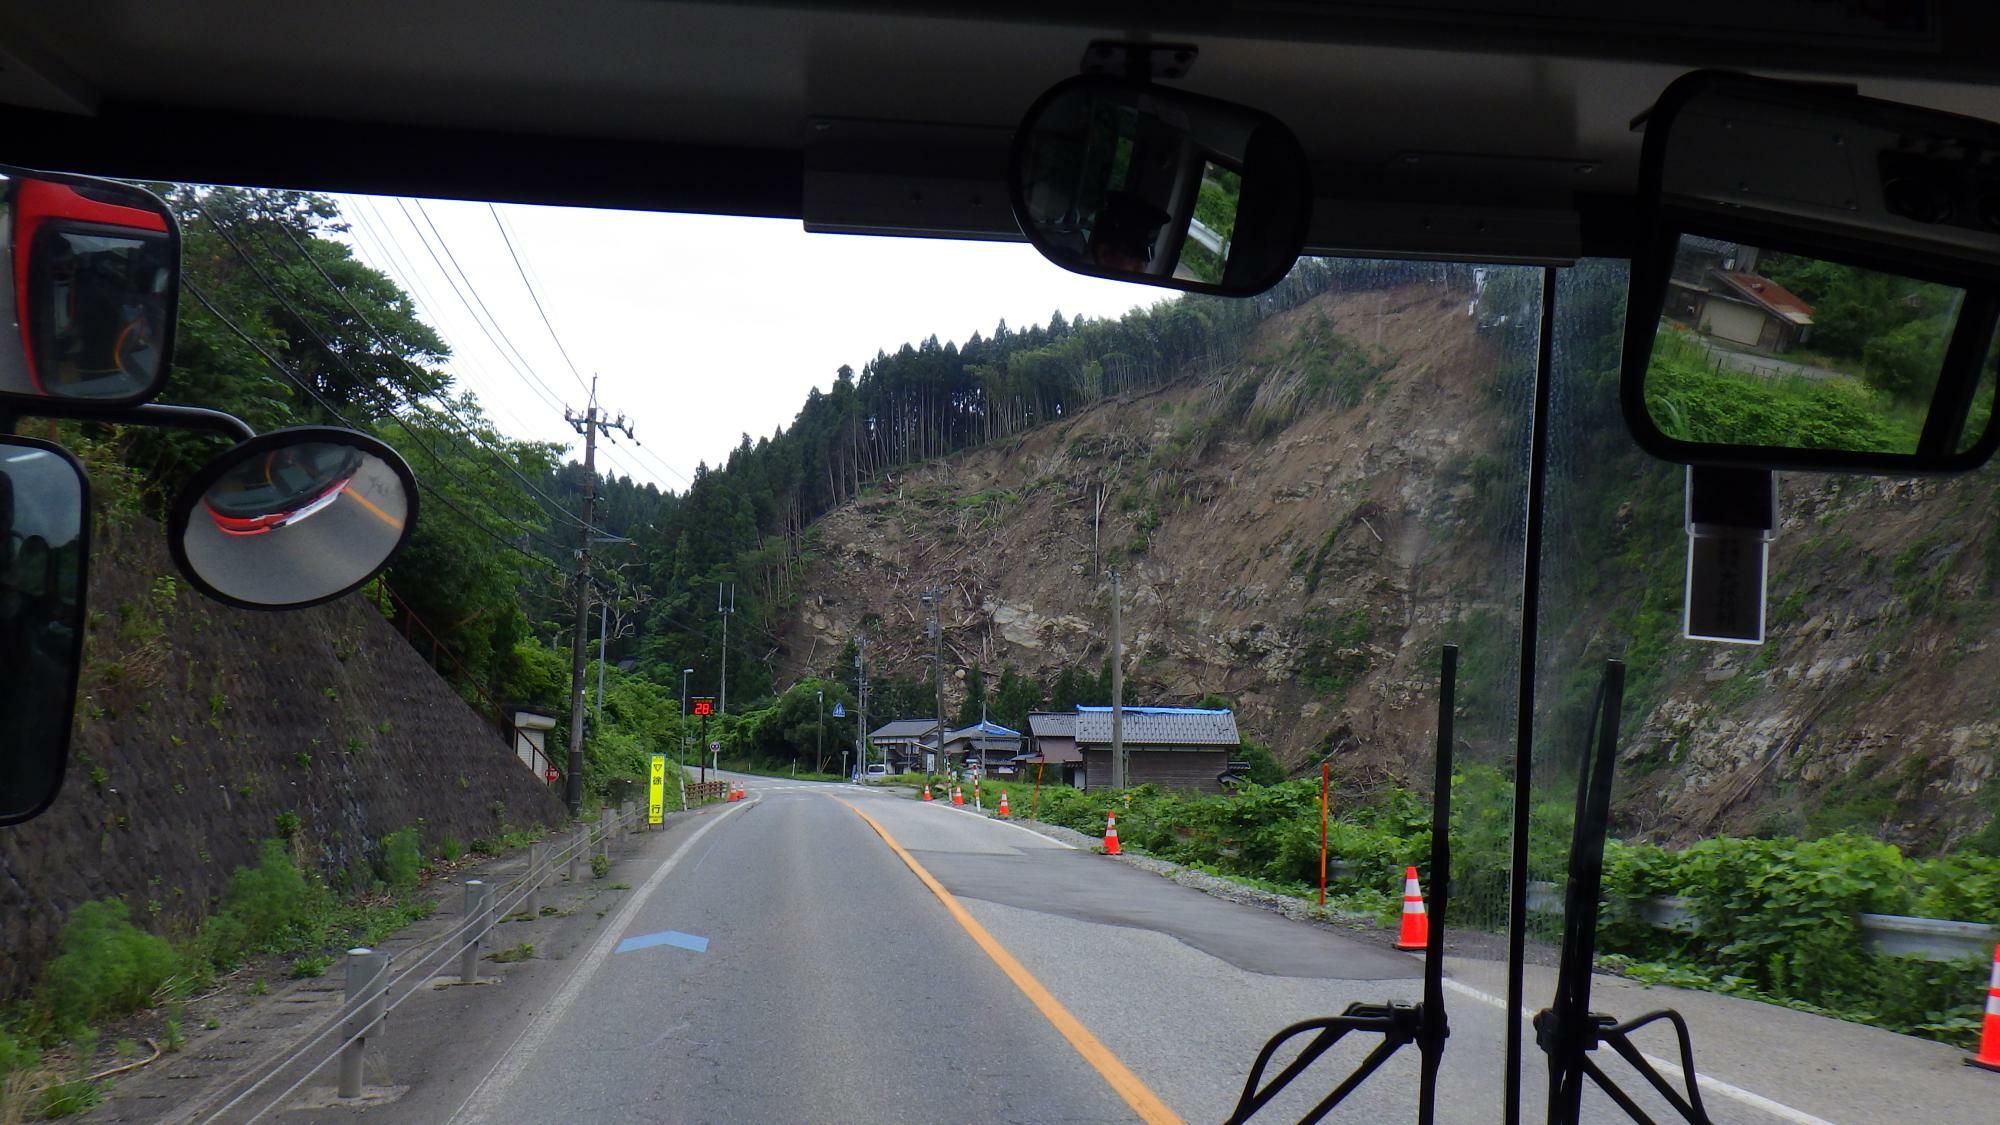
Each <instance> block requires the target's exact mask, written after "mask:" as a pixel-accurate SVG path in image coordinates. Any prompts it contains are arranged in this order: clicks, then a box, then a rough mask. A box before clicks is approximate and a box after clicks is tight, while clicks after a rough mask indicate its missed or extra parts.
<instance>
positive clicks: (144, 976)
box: [35, 898, 181, 1033]
mask: <svg viewBox="0 0 2000 1125" xmlns="http://www.w3.org/2000/svg"><path fill="white" fill-rule="evenodd" d="M60 948H61V949H62V952H61V953H60V954H58V955H57V956H56V958H55V960H53V961H51V962H49V966H48V968H47V969H46V970H45V971H44V973H43V977H42V985H41V988H40V990H39V991H38V992H37V994H36V998H35V1000H36V1007H37V1008H39V1009H40V1012H41V1014H42V1015H43V1016H44V1017H45V1018H46V1019H47V1020H48V1021H49V1023H50V1025H51V1026H53V1027H55V1028H56V1029H58V1030H60V1031H63V1032H65V1033H69V1032H73V1031H75V1030H76V1029H78V1028H81V1027H83V1026H85V1025H87V1024H89V1023H90V1022H91V1021H92V1020H96V1019H99V1018H102V1017H105V1016H113V1015H123V1014H125V1013H126V1012H132V1011H137V1010H138V1009H140V1008H143V1007H145V1006H146V1005H147V1004H149V1003H150V1002H151V1001H152V998H153V994H154V993H155V992H157V991H159V989H160V987H161V986H162V985H164V984H166V983H167V982H168V981H169V980H170V979H172V978H173V976H174V974H175V973H177V972H179V971H180V968H181V961H180V958H179V957H178V956H177V955H176V954H175V953H174V949H173V946H171V945H168V944H167V942H166V940H165V939H164V938H161V937H158V936H155V935H153V934H150V933H147V932H146V931H145V930H142V929H140V928H139V927H137V926H135V925H133V924H132V921H131V917H130V915H129V914H128V913H127V911H126V909H125V904H124V903H122V902H120V901H118V900H117V899H114V898H105V899H98V900H97V901H95V902H86V903H84V904H82V905H81V906H78V907H77V908H76V909H75V910H74V911H72V912H71V913H70V916H69V921H68V922H67V923H65V924H64V925H63V932H62V937H61V939H60Z"/></svg>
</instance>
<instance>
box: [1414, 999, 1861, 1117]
mask: <svg viewBox="0 0 2000 1125" xmlns="http://www.w3.org/2000/svg"><path fill="white" fill-rule="evenodd" d="M1444 986H1445V987H1446V988H1449V989H1451V990H1452V991H1453V992H1456V993H1458V994H1459V995H1461V996H1469V997H1471V998H1472V999H1474V1000H1477V1001H1479V1002H1480V1003H1482V1004H1491V1005H1492V1006H1493V1007H1495V1008H1499V1009H1500V1010H1501V1011H1503V1012H1504V1011H1506V1010H1507V1002H1506V1001H1505V1000H1502V999H1500V998H1499V997H1498V996H1495V995H1493V994H1492V993H1489V992H1485V991H1482V990H1480V989H1477V988H1474V987H1472V986H1471V985H1469V984H1461V983H1459V982H1458V981H1455V980H1452V979H1451V978H1449V977H1447V978H1445V982H1444ZM1521 1017H1522V1018H1523V1019H1532V1018H1534V1017H1533V1013H1531V1012H1529V1011H1528V1010H1527V1009H1525V1008H1523V1009H1522V1010H1521ZM1639 1057H1641V1058H1643V1059H1645V1060H1646V1061H1647V1062H1649V1063H1652V1064H1653V1066H1655V1067H1656V1068H1658V1069H1659V1070H1660V1072H1661V1073H1663V1074H1666V1075H1669V1076H1671V1077H1674V1078H1680V1077H1682V1076H1683V1075H1682V1071H1681V1068H1680V1067H1679V1066H1678V1065H1677V1064H1675V1063H1670V1062H1668V1061H1667V1060H1665V1059H1662V1058H1657V1057H1655V1056H1653V1055H1649V1054H1646V1053H1645V1052H1644V1051H1641V1052H1639ZM1694 1080H1695V1082H1696V1083H1697V1084H1699V1085H1700V1086H1701V1088H1702V1089H1704V1090H1707V1091H1708V1092H1709V1093H1711V1094H1720V1095H1722V1096H1723V1097H1725V1098H1729V1099H1731V1100H1733V1101H1739V1102H1742V1103H1743V1104H1744V1105H1747V1106H1749V1107H1751V1108H1752V1109H1761V1110H1763V1111H1764V1112H1765V1113H1768V1114H1770V1115H1771V1116H1773V1117H1776V1118H1780V1119H1781V1120H1785V1121H1790V1122H1793V1123H1794V1125H1833V1122H1831V1121H1828V1120H1827V1119H1826V1118H1824V1117H1815V1116H1813V1115H1812V1114H1810V1113H1807V1112H1806V1111H1805V1110H1802V1109H1795V1108H1793V1107H1791V1106H1788V1105H1786V1104H1785V1103H1783V1102H1776V1101H1772V1100H1771V1099H1770V1098H1767V1097H1765V1096H1764V1095H1762V1094H1758V1093H1753V1092H1752V1091H1749V1090H1745V1089H1744V1088H1743V1087H1741V1086H1732V1085H1730V1084H1729V1083H1727V1082H1724V1081H1722V1080H1721V1079H1719V1078H1711V1077H1709V1076H1708V1075H1706V1074H1697V1075H1695V1076H1694Z"/></svg>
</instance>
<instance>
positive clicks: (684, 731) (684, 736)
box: [679, 668, 694, 769]
mask: <svg viewBox="0 0 2000 1125" xmlns="http://www.w3.org/2000/svg"><path fill="white" fill-rule="evenodd" d="M692 675H694V669H692V668H683V669H681V752H680V755H679V757H680V763H681V768H682V769H686V768H687V756H688V754H687V751H688V728H687V720H688V677H689V676H692Z"/></svg>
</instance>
